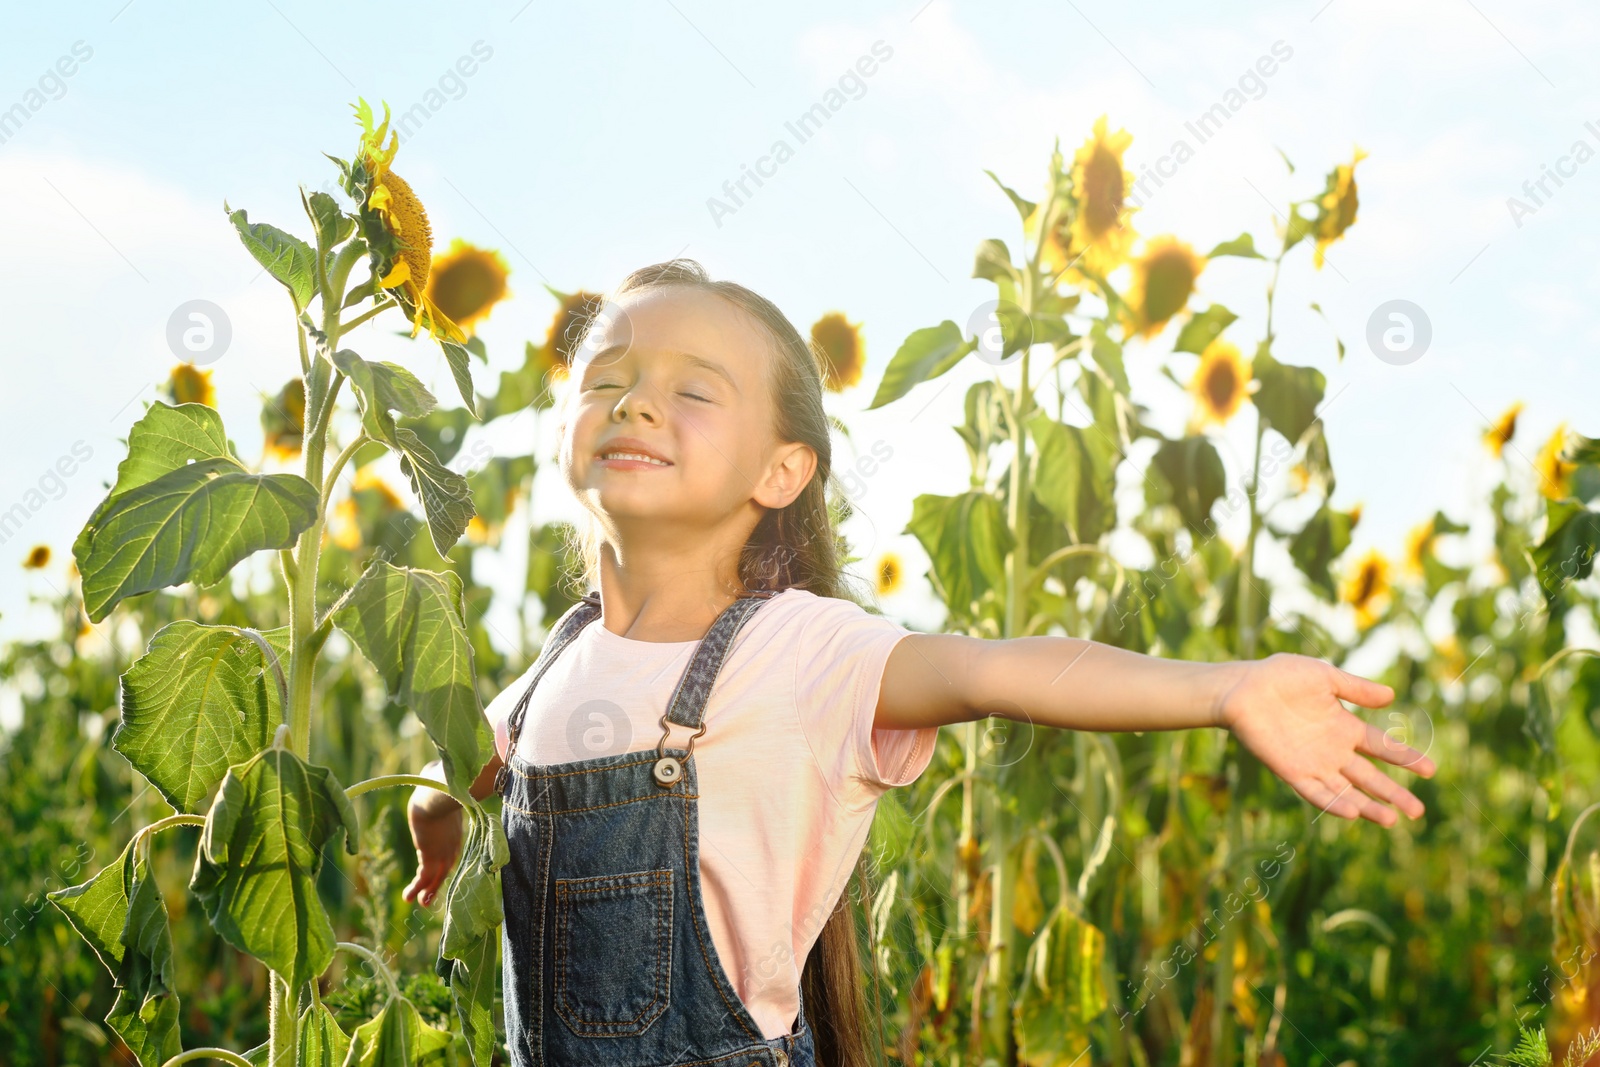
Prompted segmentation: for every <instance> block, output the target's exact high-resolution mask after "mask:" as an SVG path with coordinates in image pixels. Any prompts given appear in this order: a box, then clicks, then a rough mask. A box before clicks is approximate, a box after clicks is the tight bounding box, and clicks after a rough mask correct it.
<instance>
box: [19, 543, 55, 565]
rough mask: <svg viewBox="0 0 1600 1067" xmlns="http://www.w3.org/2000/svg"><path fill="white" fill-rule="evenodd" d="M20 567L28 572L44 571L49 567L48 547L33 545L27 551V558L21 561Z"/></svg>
mask: <svg viewBox="0 0 1600 1067" xmlns="http://www.w3.org/2000/svg"><path fill="white" fill-rule="evenodd" d="M22 566H23V567H24V568H25V569H27V570H30V571H39V570H44V568H46V567H48V566H50V546H49V545H34V546H33V548H32V549H30V550H29V552H28V556H27V558H26V559H24V560H23V561H22Z"/></svg>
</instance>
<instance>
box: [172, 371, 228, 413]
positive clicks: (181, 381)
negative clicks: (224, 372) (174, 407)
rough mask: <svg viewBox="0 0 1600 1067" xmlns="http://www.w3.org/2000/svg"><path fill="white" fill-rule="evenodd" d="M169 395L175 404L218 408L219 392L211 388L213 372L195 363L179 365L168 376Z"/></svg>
mask: <svg viewBox="0 0 1600 1067" xmlns="http://www.w3.org/2000/svg"><path fill="white" fill-rule="evenodd" d="M167 395H168V396H170V397H172V402H173V403H174V404H204V405H205V406H206V407H209V408H214V407H216V406H217V392H216V390H215V389H213V388H212V387H211V372H210V371H209V370H205V369H203V368H200V367H196V366H195V365H194V364H193V363H179V364H178V365H177V366H176V367H173V368H172V373H171V374H169V375H168V376H167Z"/></svg>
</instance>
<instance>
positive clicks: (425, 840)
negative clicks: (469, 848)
mask: <svg viewBox="0 0 1600 1067" xmlns="http://www.w3.org/2000/svg"><path fill="white" fill-rule="evenodd" d="M406 818H407V820H408V821H409V822H410V823H411V840H412V842H413V843H414V844H415V845H416V846H417V875H416V877H415V878H413V879H411V884H410V885H408V886H406V887H405V889H404V890H402V891H401V894H400V895H401V896H402V897H404V898H405V899H406V900H408V901H411V902H412V903H416V901H417V898H418V897H419V896H420V897H421V900H422V906H423V907H425V908H426V907H429V906H430V905H432V904H433V901H434V898H435V897H436V896H437V895H438V893H439V887H440V886H441V885H443V884H444V880H445V877H446V876H447V875H448V874H449V873H450V869H451V868H452V867H454V866H455V865H456V859H457V858H458V857H459V856H460V855H461V836H462V832H461V823H462V818H463V817H462V814H461V805H459V804H456V805H454V806H452V807H451V808H450V810H448V811H446V812H444V813H443V814H429V813H428V812H427V811H425V810H423V809H422V808H420V807H418V806H417V805H416V804H410V805H407V808H406Z"/></svg>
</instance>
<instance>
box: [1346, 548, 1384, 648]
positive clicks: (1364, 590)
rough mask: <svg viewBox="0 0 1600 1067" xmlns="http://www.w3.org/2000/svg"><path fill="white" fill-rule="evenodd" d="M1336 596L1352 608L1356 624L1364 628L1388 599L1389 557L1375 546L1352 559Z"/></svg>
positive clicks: (1376, 615) (1372, 620) (1369, 624)
mask: <svg viewBox="0 0 1600 1067" xmlns="http://www.w3.org/2000/svg"><path fill="white" fill-rule="evenodd" d="M1339 599H1341V600H1343V601H1344V602H1345V603H1346V604H1349V605H1350V606H1352V607H1353V608H1355V609H1356V625H1357V626H1358V627H1360V628H1361V629H1363V630H1365V629H1367V628H1368V627H1370V626H1371V625H1372V624H1373V623H1375V622H1377V621H1378V619H1379V617H1381V615H1382V614H1383V609H1384V608H1385V607H1386V606H1387V602H1388V599H1389V561H1388V560H1387V559H1385V558H1384V555H1383V553H1382V552H1379V551H1378V550H1377V549H1376V548H1373V549H1369V550H1368V551H1367V554H1366V555H1364V556H1362V557H1361V558H1360V559H1359V560H1357V561H1356V565H1355V567H1354V569H1353V570H1351V572H1350V574H1349V576H1348V577H1347V578H1346V579H1345V581H1344V584H1343V586H1342V587H1341V588H1340V590H1339Z"/></svg>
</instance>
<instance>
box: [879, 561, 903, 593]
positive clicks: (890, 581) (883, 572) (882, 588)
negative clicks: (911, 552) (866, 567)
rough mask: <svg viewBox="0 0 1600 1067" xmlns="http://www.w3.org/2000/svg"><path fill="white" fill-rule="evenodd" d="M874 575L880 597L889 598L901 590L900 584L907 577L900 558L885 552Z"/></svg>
mask: <svg viewBox="0 0 1600 1067" xmlns="http://www.w3.org/2000/svg"><path fill="white" fill-rule="evenodd" d="M873 574H874V576H875V577H876V579H877V585H878V595H879V596H888V595H889V594H890V593H893V592H895V591H897V590H898V589H899V588H900V583H901V581H902V580H903V579H904V577H905V568H904V566H902V565H901V563H900V557H899V556H897V555H895V554H894V553H893V552H885V553H884V554H883V555H881V556H879V557H878V563H877V566H875V567H874V568H873Z"/></svg>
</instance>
